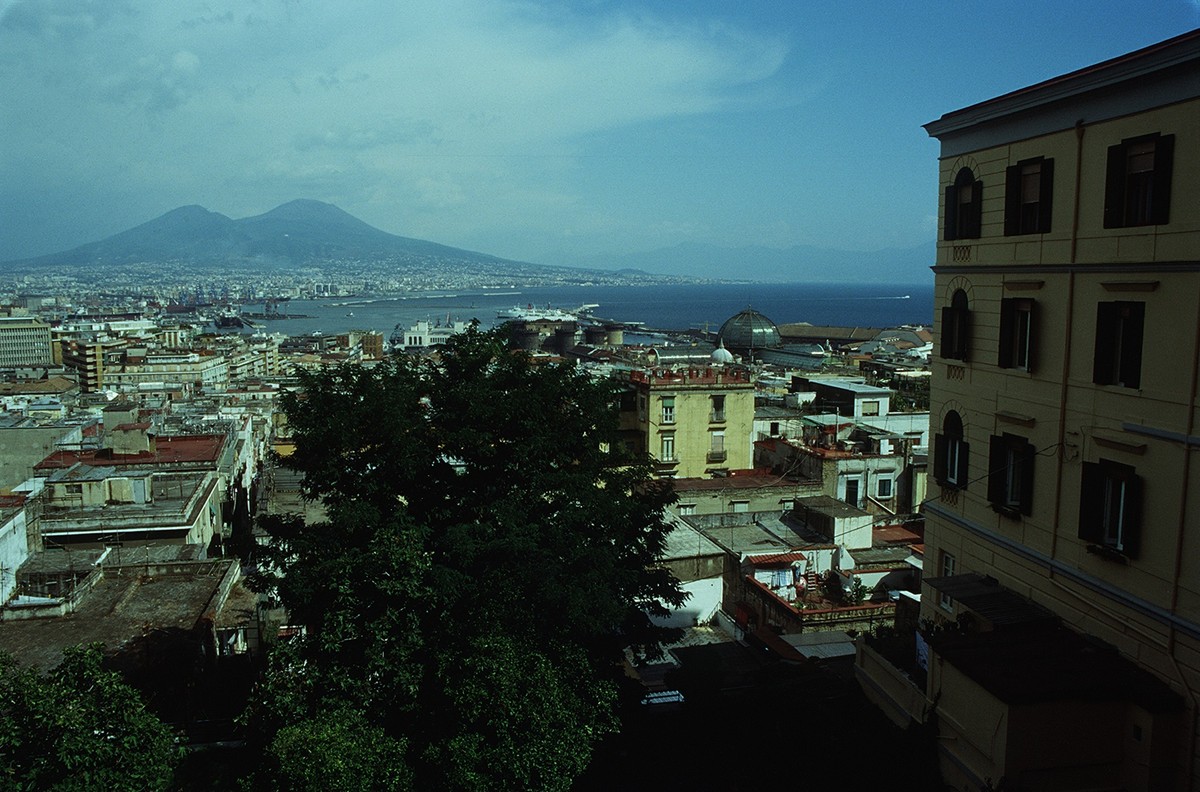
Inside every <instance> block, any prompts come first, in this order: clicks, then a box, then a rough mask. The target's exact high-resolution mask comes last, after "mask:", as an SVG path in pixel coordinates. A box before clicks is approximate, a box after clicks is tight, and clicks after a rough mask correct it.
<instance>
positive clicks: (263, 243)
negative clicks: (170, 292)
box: [0, 198, 527, 268]
mask: <svg viewBox="0 0 1200 792" xmlns="http://www.w3.org/2000/svg"><path fill="white" fill-rule="evenodd" d="M370 257H378V258H392V257H399V258H407V259H423V258H430V257H439V258H446V259H453V260H460V261H469V262H488V263H494V264H500V263H512V264H526V263H527V262H518V261H512V260H509V259H503V258H500V257H498V256H493V255H490V254H487V253H479V252H476V251H471V250H464V249H461V248H455V247H450V246H449V245H442V244H440V243H437V242H430V241H428V240H424V239H415V238H412V237H403V236H399V235H397V234H390V233H388V232H386V231H381V230H380V229H378V228H375V227H374V226H372V225H370V224H368V223H366V222H364V221H362V220H359V219H358V218H357V217H354V216H353V215H351V214H350V213H348V212H346V211H344V210H342V209H340V208H338V207H337V206H335V205H333V204H329V203H324V202H322V201H315V200H312V199H306V198H300V199H296V200H292V201H288V202H287V203H284V204H280V205H279V206H277V207H275V208H274V209H271V210H269V211H267V212H264V213H262V214H258V215H252V216H250V217H244V218H240V219H237V220H234V219H232V218H230V217H227V216H226V215H223V214H221V213H219V212H213V211H210V210H208V209H206V208H205V207H203V206H200V205H198V204H188V205H186V206H180V207H176V208H175V209H172V210H170V211H168V212H166V213H164V214H162V215H159V216H158V217H156V218H154V219H152V220H148V221H146V222H145V223H141V224H139V225H136V226H134V227H133V228H129V229H127V230H125V231H120V232H118V233H116V234H113V235H111V236H108V237H105V238H103V239H100V240H97V241H95V242H88V243H85V244H83V245H79V246H77V247H74V248H70V249H68V250H64V251H59V252H57V253H49V254H46V255H42V256H35V257H31V258H24V259H14V260H11V261H5V262H0V266H4V267H9V268H12V267H21V266H26V267H35V268H41V267H44V266H45V267H48V266H55V265H64V266H87V265H97V264H134V263H143V262H148V261H149V262H163V263H170V262H183V263H194V264H216V263H234V262H237V261H245V262H253V263H255V264H259V265H262V264H268V265H269V264H276V265H299V264H305V263H309V262H314V261H324V260H329V259H336V258H356V259H362V258H370Z"/></svg>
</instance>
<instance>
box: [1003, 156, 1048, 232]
mask: <svg viewBox="0 0 1200 792" xmlns="http://www.w3.org/2000/svg"><path fill="white" fill-rule="evenodd" d="M1053 194H1054V160H1052V159H1045V158H1043V157H1036V158H1034V159H1027V160H1021V161H1020V162H1018V163H1017V164H1016V165H1010V166H1009V167H1008V169H1007V170H1006V171H1005V174H1004V235H1005V236H1017V235H1020V234H1045V233H1046V232H1048V231H1049V230H1050V214H1051V200H1052V198H1053Z"/></svg>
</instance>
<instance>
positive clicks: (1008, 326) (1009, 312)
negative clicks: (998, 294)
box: [997, 298, 1034, 371]
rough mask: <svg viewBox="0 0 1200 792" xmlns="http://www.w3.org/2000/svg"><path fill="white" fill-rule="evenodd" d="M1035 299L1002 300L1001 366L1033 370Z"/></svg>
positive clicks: (998, 363)
mask: <svg viewBox="0 0 1200 792" xmlns="http://www.w3.org/2000/svg"><path fill="white" fill-rule="evenodd" d="M1033 305H1034V303H1033V300H1029V299H1024V298H1022V299H1012V298H1006V299H1003V300H1001V301H1000V354H999V359H998V361H997V365H999V366H1000V368H1016V369H1023V370H1024V371H1033Z"/></svg>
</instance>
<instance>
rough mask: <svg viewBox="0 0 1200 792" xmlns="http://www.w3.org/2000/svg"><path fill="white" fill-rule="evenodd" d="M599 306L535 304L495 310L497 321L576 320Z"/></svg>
mask: <svg viewBox="0 0 1200 792" xmlns="http://www.w3.org/2000/svg"><path fill="white" fill-rule="evenodd" d="M599 307H600V304H599V303H594V304H586V305H581V306H579V307H578V308H575V309H567V308H555V307H553V306H550V305H546V306H535V305H534V304H533V303H528V304H527V305H524V306H521V305H515V306H513V307H512V308H501V309H500V310H499V311H496V320H497V321H499V322H576V321H579V320H580V319H585V318H587V317H588V316H589V315H590V314H591V313H592V311H594V310H596V309H597V308H599Z"/></svg>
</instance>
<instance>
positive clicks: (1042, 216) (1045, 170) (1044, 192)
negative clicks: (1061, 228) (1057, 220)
mask: <svg viewBox="0 0 1200 792" xmlns="http://www.w3.org/2000/svg"><path fill="white" fill-rule="evenodd" d="M1053 216H1054V160H1052V159H1047V160H1042V183H1041V194H1040V195H1039V196H1038V229H1037V230H1038V233H1039V234H1048V233H1050V220H1051V218H1052V217H1053Z"/></svg>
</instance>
